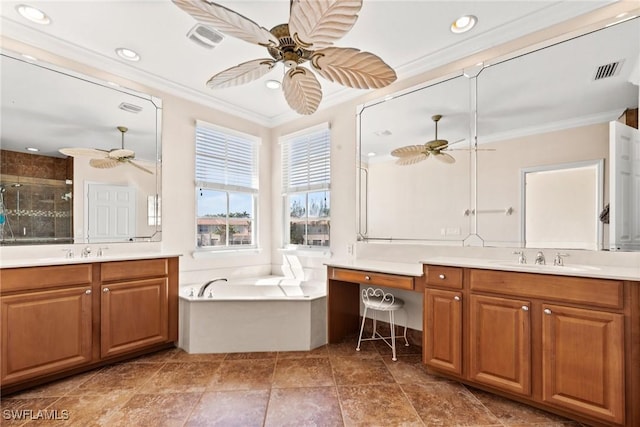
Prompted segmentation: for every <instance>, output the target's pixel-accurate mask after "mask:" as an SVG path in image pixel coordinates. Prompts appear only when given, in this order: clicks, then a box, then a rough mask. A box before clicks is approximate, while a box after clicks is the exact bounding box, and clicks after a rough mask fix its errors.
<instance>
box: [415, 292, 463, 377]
mask: <svg viewBox="0 0 640 427" xmlns="http://www.w3.org/2000/svg"><path fill="white" fill-rule="evenodd" d="M423 321H424V326H423V329H422V331H423V334H424V345H423V347H422V349H423V352H424V355H423V359H424V363H425V364H427V365H429V366H431V367H434V368H436V369H438V370H440V371H444V372H448V373H451V374H454V375H462V293H461V292H456V291H449V290H442V289H431V288H427V289H425V292H424V316H423Z"/></svg>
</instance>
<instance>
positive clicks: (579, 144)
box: [477, 123, 609, 247]
mask: <svg viewBox="0 0 640 427" xmlns="http://www.w3.org/2000/svg"><path fill="white" fill-rule="evenodd" d="M481 147H482V148H493V149H495V151H479V152H478V210H479V211H483V210H498V209H507V208H508V207H512V208H513V214H511V215H503V214H500V213H482V212H481V213H479V214H478V219H477V222H478V234H479V235H480V236H482V238H483V239H484V240H485V242H486V243H487V244H488V245H490V246H507V247H509V246H519V245H520V231H521V224H520V223H521V221H520V219H521V215H522V212H521V206H520V205H521V196H522V195H521V191H520V189H521V187H520V185H521V184H520V174H521V170H522V169H523V168H528V167H534V166H544V165H553V164H561V163H570V162H579V161H584V160H597V159H607V158H608V156H609V125H608V123H602V124H596V125H590V126H583V127H579V128H572V129H565V130H561V131H556V132H548V133H544V134H538V135H530V136H526V137H522V138H516V139H512V140H504V141H500V142H494V143H490V144H482V145H481ZM604 169H605V189H606V188H607V187H608V183H609V181H608V179H606V171H607V170H608V162H607V161H606V160H605V168H604ZM604 198H605V203H606V201H607V200H608V191H605V193H604Z"/></svg>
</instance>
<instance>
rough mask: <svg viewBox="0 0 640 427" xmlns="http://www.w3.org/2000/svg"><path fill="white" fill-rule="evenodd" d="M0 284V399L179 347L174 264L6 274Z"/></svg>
mask: <svg viewBox="0 0 640 427" xmlns="http://www.w3.org/2000/svg"><path fill="white" fill-rule="evenodd" d="M0 280H1V283H2V286H1V288H0V308H1V315H0V335H1V337H0V338H1V344H2V349H1V351H0V357H1V359H0V366H1V375H0V384H1V386H2V389H3V392H5V393H7V392H12V391H16V390H20V389H23V388H27V387H29V386H32V385H36V384H39V383H43V382H46V381H47V380H52V379H55V378H59V377H61V376H64V375H65V373H67V375H68V374H69V373H75V372H80V371H82V370H88V369H92V368H94V367H97V366H100V365H104V364H106V363H111V362H113V361H116V360H122V359H123V358H126V357H133V356H137V355H139V354H142V353H144V352H146V351H153V350H156V349H159V348H162V347H167V346H172V345H173V343H174V342H175V341H177V339H178V332H177V331H178V296H177V292H178V259H177V258H159V259H148V260H132V261H113V262H102V263H100V262H94V263H81V264H70V265H59V266H42V267H22V268H5V269H0Z"/></svg>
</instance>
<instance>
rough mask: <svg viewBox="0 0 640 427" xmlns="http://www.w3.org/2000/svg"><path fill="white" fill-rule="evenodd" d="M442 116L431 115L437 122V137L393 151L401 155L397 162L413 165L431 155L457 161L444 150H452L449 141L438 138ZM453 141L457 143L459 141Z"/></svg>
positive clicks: (397, 155) (453, 161) (439, 158)
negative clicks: (421, 143) (424, 142)
mask: <svg viewBox="0 0 640 427" xmlns="http://www.w3.org/2000/svg"><path fill="white" fill-rule="evenodd" d="M441 118H442V115H440V114H436V115H435V116H432V117H431V120H433V121H434V123H435V124H436V136H435V139H433V140H431V141H429V142H427V143H426V144H423V145H407V146H405V147H400V148H396V149H395V150H393V151H392V152H391V155H392V156H394V157H399V159H398V160H396V163H397V164H399V165H403V166H406V165H412V164H415V163H418V162H421V161H423V160H425V159H427V158H428V157H429V156H433V157H435V158H436V159H438V160H440V161H442V162H445V163H455V162H456V159H455V158H454V157H453V156H452V155H451V154H449V153H445V152H443V151H444V150H451V149H450V148H449V141H447V140H446V139H438V122H439V121H440V119H441ZM463 140H464V139H461V140H460V141H456V142H453V143H452V144H456V143H458V142H461V141H463Z"/></svg>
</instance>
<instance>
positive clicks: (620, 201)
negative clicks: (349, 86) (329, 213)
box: [358, 18, 640, 250]
mask: <svg viewBox="0 0 640 427" xmlns="http://www.w3.org/2000/svg"><path fill="white" fill-rule="evenodd" d="M638 34H640V19H638V18H636V19H632V20H629V21H626V22H623V23H619V24H617V25H613V26H610V27H607V28H603V29H600V30H598V31H594V32H591V33H588V34H584V35H582V36H579V37H575V38H573V39H570V40H566V41H563V42H560V43H556V44H553V45H551V46H547V47H544V48H540V49H537V50H535V51H532V52H529V53H526V54H520V55H518V56H515V57H511V58H509V59H505V60H501V61H500V62H497V63H493V64H490V65H487V66H485V67H484V68H483V69H482V70H481V71H480V72H479V73H478V74H477V76H476V77H475V78H473V77H471V78H467V77H466V76H464V75H462V73H461V75H460V76H457V77H455V78H450V79H446V80H444V81H441V82H438V83H434V84H429V85H427V86H426V87H423V88H418V89H415V90H411V91H408V92H406V93H403V94H400V95H399V96H396V97H393V98H391V97H390V98H389V99H386V100H380V101H379V102H377V103H376V102H374V103H371V104H369V105H368V106H365V107H364V108H363V109H362V111H361V112H360V113H359V121H360V129H359V135H360V149H359V153H360V168H359V177H360V179H359V183H358V186H359V188H358V189H359V194H360V203H359V205H358V206H359V230H358V231H359V234H360V238H362V239H364V240H387V241H393V240H422V241H425V242H427V243H433V244H441V243H443V242H444V243H446V244H467V242H466V241H465V238H466V237H467V236H474V235H477V237H478V239H477V241H478V242H480V243H481V244H483V245H484V246H504V247H545V248H549V247H550V248H563V249H589V250H602V249H604V250H640V201H639V200H640V138H639V137H638V129H637V128H638V124H637V122H638V119H637V114H638V94H639V89H638V80H639V79H640V69H639V68H640V64H639V58H640V46H639V45H640V38H639V37H638ZM474 113H475V114H476V115H474ZM435 114H440V115H442V119H441V120H440V121H439V123H438V139H444V140H448V141H449V147H448V148H447V150H446V152H447V153H448V154H450V155H451V156H452V157H454V158H455V160H456V161H455V163H446V162H438V160H437V159H435V158H434V156H427V158H426V159H424V160H423V161H420V162H418V163H415V164H412V165H409V166H401V165H398V164H397V163H396V161H397V158H394V157H392V156H390V153H391V152H392V151H393V150H394V149H396V148H397V147H402V146H407V145H413V144H426V143H428V142H429V141H430V140H433V139H434V134H435V129H434V123H433V122H432V121H431V116H432V115H435ZM476 118H477V120H475V119H476ZM458 140H463V142H461V143H457V144H456V142H457V141H458ZM469 141H471V143H470V142H469ZM474 141H475V142H476V143H475V144H474V143H473V142H474ZM449 149H451V151H448V150H449ZM536 171H538V172H539V173H538V174H534V172H536ZM527 177H528V178H529V179H530V180H534V179H537V180H536V183H538V182H540V183H545V184H544V185H546V187H544V186H542V184H540V185H541V187H540V188H545V190H544V191H546V192H548V193H547V194H546V195H545V194H542V193H540V191H538V192H537V193H535V194H533V193H531V194H527V192H526V188H527V185H525V178H527ZM560 179H562V182H560ZM531 182H532V184H531V185H533V181H531ZM550 182H551V183H556V184H557V185H555V186H554V185H549V183H550ZM572 185H573V186H575V189H576V191H571V186H572ZM567 186H568V187H567ZM587 187H588V188H587ZM578 190H579V191H578ZM562 191H564V193H562ZM563 194H564V195H563ZM579 194H580V195H582V196H583V199H581V202H580V203H584V206H585V208H584V209H585V210H586V209H588V212H584V211H583V210H580V211H579V212H575V214H572V215H569V214H567V212H566V211H567V209H568V206H571V208H574V207H575V206H576V205H577V204H578V202H577V197H578V195H579ZM582 196H581V197H582ZM567 197H571V198H576V199H575V200H576V203H574V204H560V203H558V201H560V200H562V201H563V202H566V198H567ZM554 201H555V202H554ZM541 204H542V205H541ZM560 211H562V212H560ZM554 213H555V214H554ZM545 221H546V222H553V224H549V225H550V227H548V229H555V230H566V231H571V233H572V234H566V235H557V234H554V235H553V236H550V235H544V234H540V233H539V231H540V230H545V229H547V227H545V226H544V224H543V223H544V222H545ZM562 221H565V222H564V223H563V224H559V223H560V222H562ZM527 224H529V230H528V231H529V234H527ZM532 233H534V234H535V233H537V234H535V236H536V237H535V238H533V237H532V238H530V239H529V241H527V235H534V234H532Z"/></svg>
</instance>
